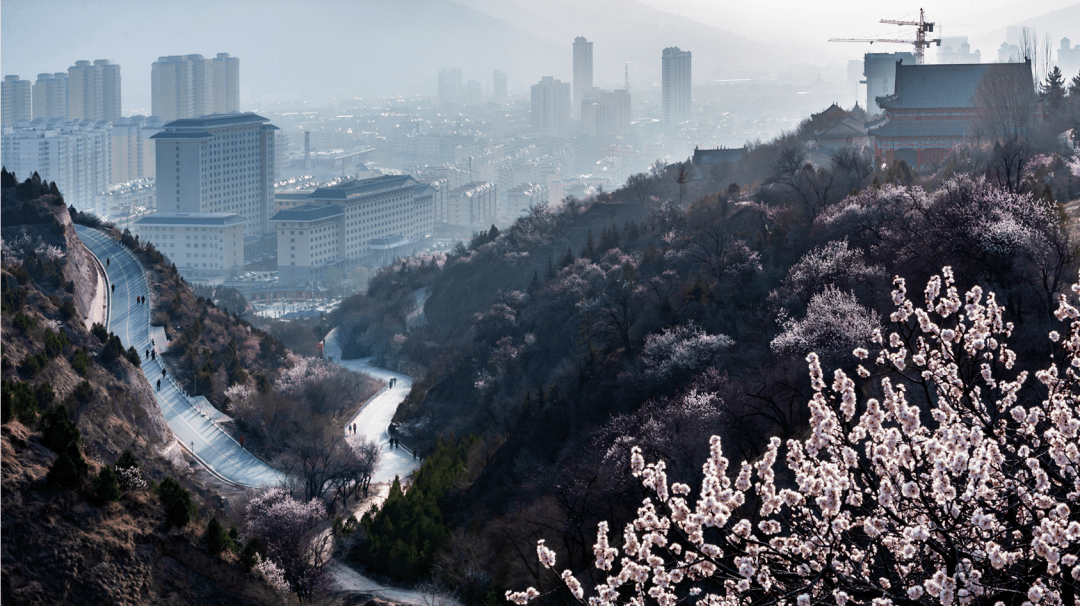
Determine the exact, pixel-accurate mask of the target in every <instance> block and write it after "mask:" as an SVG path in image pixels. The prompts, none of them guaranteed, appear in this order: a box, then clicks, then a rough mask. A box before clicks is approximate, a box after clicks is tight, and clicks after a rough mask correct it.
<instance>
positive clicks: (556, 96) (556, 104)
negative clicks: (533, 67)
mask: <svg viewBox="0 0 1080 606" xmlns="http://www.w3.org/2000/svg"><path fill="white" fill-rule="evenodd" d="M569 126H570V83H569V82H561V81H559V80H556V79H554V77H552V76H544V77H543V78H541V79H540V82H539V83H538V84H533V85H532V128H533V130H534V131H536V132H537V133H539V134H543V135H553V136H557V137H559V136H563V135H565V134H566V131H567V128H568V127H569Z"/></svg>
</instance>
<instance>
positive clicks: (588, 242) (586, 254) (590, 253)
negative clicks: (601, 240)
mask: <svg viewBox="0 0 1080 606" xmlns="http://www.w3.org/2000/svg"><path fill="white" fill-rule="evenodd" d="M595 256H596V243H595V242H593V235H592V230H591V229H590V230H589V235H588V236H586V238H585V246H584V247H583V248H582V249H581V258H582V259H589V260H590V261H591V260H592V259H593V257H595Z"/></svg>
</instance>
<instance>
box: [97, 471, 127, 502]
mask: <svg viewBox="0 0 1080 606" xmlns="http://www.w3.org/2000/svg"><path fill="white" fill-rule="evenodd" d="M93 489H94V498H95V499H96V500H97V502H98V503H101V504H105V503H112V502H114V501H119V500H120V482H119V480H118V479H117V477H116V471H115V470H113V468H112V467H111V466H109V465H105V466H104V467H102V468H101V471H99V472H98V474H97V475H96V476H94V482H93Z"/></svg>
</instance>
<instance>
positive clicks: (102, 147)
mask: <svg viewBox="0 0 1080 606" xmlns="http://www.w3.org/2000/svg"><path fill="white" fill-rule="evenodd" d="M111 130H112V125H111V124H109V123H108V122H103V121H102V122H91V121H87V120H84V121H72V120H59V119H54V120H45V119H44V118H37V119H35V120H31V121H30V122H24V123H21V124H19V125H16V126H14V127H11V126H6V127H4V129H3V136H0V162H2V163H3V165H4V166H5V167H6V168H7V169H8V171H9V172H11V173H12V174H14V175H15V177H16V178H17V179H19V180H20V181H21V180H23V179H26V178H27V177H29V176H30V175H31V174H33V173H34V172H36V173H38V175H40V176H41V178H42V180H47V181H55V182H56V186H57V187H58V188H59V189H60V193H61V194H63V196H64V201H65V202H67V203H68V204H69V205H72V206H75V207H76V208H78V209H80V210H93V209H94V196H96V195H97V194H98V193H99V192H102V191H104V190H105V189H107V188H108V187H109V185H110V184H111V182H112V181H111V177H112V152H111V149H110V148H111V142H112V139H111V133H110V131H111Z"/></svg>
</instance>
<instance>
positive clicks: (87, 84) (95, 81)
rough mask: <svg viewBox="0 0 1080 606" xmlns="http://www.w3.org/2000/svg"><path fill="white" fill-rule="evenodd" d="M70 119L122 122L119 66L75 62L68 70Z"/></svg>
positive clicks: (106, 60) (101, 60)
mask: <svg viewBox="0 0 1080 606" xmlns="http://www.w3.org/2000/svg"><path fill="white" fill-rule="evenodd" d="M67 97H68V118H69V119H71V120H95V121H97V120H107V121H109V122H116V121H117V120H119V119H120V66H119V65H117V64H115V63H109V60H108V59H98V60H96V61H94V62H93V63H90V62H89V61H76V62H75V65H73V66H71V67H69V68H68V87H67Z"/></svg>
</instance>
